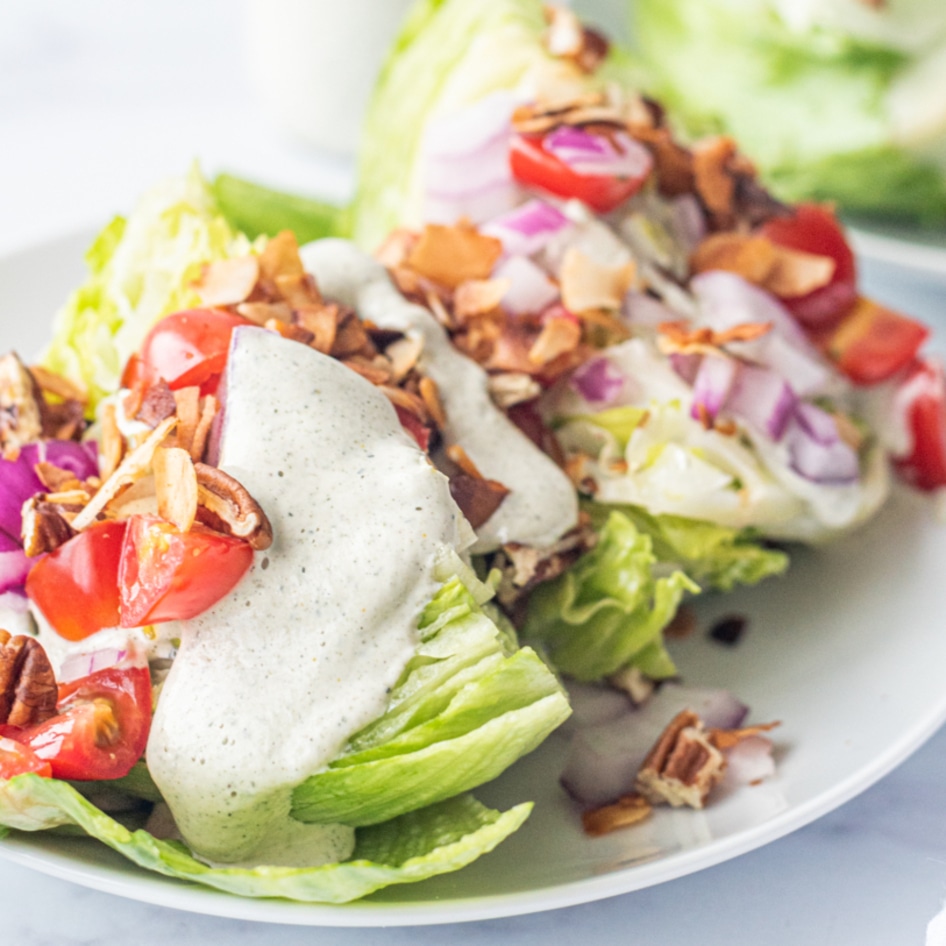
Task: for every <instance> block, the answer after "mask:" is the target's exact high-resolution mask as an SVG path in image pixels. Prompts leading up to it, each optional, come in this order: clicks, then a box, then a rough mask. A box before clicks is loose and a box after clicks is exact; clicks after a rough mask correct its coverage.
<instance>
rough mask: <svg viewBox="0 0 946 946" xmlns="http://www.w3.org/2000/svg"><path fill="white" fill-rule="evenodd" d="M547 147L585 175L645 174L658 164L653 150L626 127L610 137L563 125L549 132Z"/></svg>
mask: <svg viewBox="0 0 946 946" xmlns="http://www.w3.org/2000/svg"><path fill="white" fill-rule="evenodd" d="M543 147H544V148H545V150H546V151H547V152H548V153H549V154H552V155H554V156H555V157H557V158H558V159H559V160H560V161H562V162H563V163H564V164H567V165H568V167H569V168H571V170H572V171H574V172H575V173H576V174H581V175H594V176H602V177H605V176H606V177H619V178H627V177H630V178H644V177H647V175H648V174H650V172H651V169H652V168H653V166H654V159H653V158H652V157H651V154H650V152H649V151H648V150H647V149H646V148H645V147H644V146H643V145H642V144H640V143H639V142H637V141H635V140H634V139H633V138H631V136H630V135H628V134H626V133H625V132H622V131H616V132H614V134H613V135H608V136H607V137H606V136H604V135H595V134H592V133H591V132H589V131H585V130H584V129H583V128H574V127H571V126H568V125H563V126H560V127H559V128H556V129H555V130H554V131H553V132H551V133H550V134H549V135H546V137H545V139H544V141H543Z"/></svg>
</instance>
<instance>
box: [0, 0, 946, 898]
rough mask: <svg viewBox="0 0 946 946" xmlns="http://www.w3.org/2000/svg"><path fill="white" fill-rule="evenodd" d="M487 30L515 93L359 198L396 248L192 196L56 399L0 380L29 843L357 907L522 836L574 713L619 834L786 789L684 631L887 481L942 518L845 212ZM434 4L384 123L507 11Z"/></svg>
mask: <svg viewBox="0 0 946 946" xmlns="http://www.w3.org/2000/svg"><path fill="white" fill-rule="evenodd" d="M500 6H503V9H504V10H505V14H506V15H508V21H507V20H503V21H502V22H503V23H504V28H505V27H510V29H509V30H508V31H507V32H505V33H504V34H503V35H504V36H505V37H506V39H507V40H509V42H512V39H510V37H512V36H514V37H515V38H516V41H517V42H518V43H519V44H520V45H519V47H517V48H518V52H517V53H516V55H511V56H510V57H509V59H508V62H507V63H506V66H507V67H508V69H507V71H506V72H502V73H501V74H497V75H492V76H491V78H490V81H489V82H488V83H486V84H485V88H482V89H480V88H479V87H478V86H477V83H476V82H473V81H465V82H459V81H458V82H457V84H456V85H451V84H450V83H447V84H446V85H444V86H438V88H439V89H440V90H441V92H442V93H443V95H444V96H445V99H444V100H441V101H438V99H437V95H438V92H437V90H435V89H421V90H418V95H417V96H416V98H415V99H413V100H412V107H414V106H416V107H417V108H421V106H424V107H425V108H427V109H429V114H426V113H425V114H424V115H423V116H421V117H422V118H423V121H422V122H420V123H419V125H418V133H417V135H416V138H415V140H414V141H413V143H412V144H411V159H412V161H414V162H416V163H414V164H411V162H410V161H408V162H405V161H404V160H403V155H401V156H400V157H399V156H398V153H394V152H392V154H393V157H392V159H391V161H390V162H389V164H388V165H386V167H385V169H384V171H383V172H382V171H380V170H378V171H377V173H376V174H374V175H373V176H369V177H366V180H365V181H364V182H363V184H362V188H361V192H360V194H359V198H358V200H357V202H356V205H355V213H354V216H355V222H356V235H359V236H360V237H361V241H362V242H363V243H364V242H365V241H366V240H368V239H369V238H370V237H373V236H379V237H381V239H379V240H376V241H373V243H374V245H373V246H372V249H374V250H375V251H376V252H375V255H374V257H372V256H369V255H367V254H366V253H365V252H364V251H363V250H362V249H359V248H358V247H357V246H356V245H355V244H353V243H351V242H349V241H347V240H343V239H338V238H329V239H320V240H316V241H314V242H310V243H306V244H305V245H303V246H302V247H300V246H299V245H298V241H297V238H296V236H295V235H294V234H293V232H291V231H290V230H279V231H277V232H272V233H270V234H269V235H256V234H252V236H253V237H254V239H252V240H251V239H250V236H249V235H245V234H243V233H241V232H239V231H238V230H236V229H235V228H234V226H233V225H232V224H231V223H230V222H229V221H228V219H227V218H226V217H225V215H224V214H223V213H222V211H221V209H220V207H219V206H218V204H217V203H216V201H215V199H214V196H213V193H212V192H211V190H210V189H209V188H208V187H207V185H206V184H205V183H204V182H203V180H202V178H201V177H200V176H199V174H198V173H197V172H196V171H195V172H192V174H191V175H190V176H189V177H188V178H187V179H186V180H183V181H177V182H174V183H173V184H172V185H170V186H168V187H163V188H158V189H156V190H155V191H154V192H153V193H152V194H150V195H148V197H147V198H146V199H145V200H144V201H143V202H142V204H141V206H140V207H139V208H138V210H137V211H136V213H135V214H134V215H133V216H132V218H131V219H130V220H129V221H127V222H124V221H118V222H114V223H113V224H111V225H109V227H107V228H106V230H105V231H103V233H102V234H101V235H100V237H99V238H98V240H97V241H96V244H95V245H94V246H93V248H92V251H91V252H90V262H91V264H92V266H91V269H92V271H91V274H90V277H89V280H88V281H87V283H86V285H84V286H83V287H82V288H81V289H80V290H79V291H78V292H77V293H76V294H75V295H74V296H73V297H72V299H71V300H70V302H69V303H68V305H67V307H66V308H65V310H64V311H63V313H61V314H60V317H59V320H58V322H57V327H56V331H55V336H54V339H53V342H52V344H51V346H50V348H49V350H48V352H47V353H46V355H45V356H44V362H45V367H27V366H26V365H25V364H24V363H23V362H22V361H21V360H20V359H19V358H18V357H17V356H16V355H14V354H11V355H8V356H6V357H5V358H4V359H3V360H2V361H0V447H2V450H3V456H2V458H0V481H2V483H3V486H4V492H3V497H2V501H0V543H2V545H0V556H2V557H0V567H2V571H0V579H2V584H0V594H3V595H4V599H3V601H4V603H5V604H6V605H7V606H8V610H9V611H10V620H11V621H12V620H15V619H16V618H17V614H15V613H13V612H18V614H19V619H20V623H21V624H22V625H23V633H21V634H19V635H16V636H11V635H10V634H9V633H7V632H3V634H2V635H0V638H2V639H0V825H5V826H7V827H9V828H14V829H24V830H36V829H40V828H48V827H55V826H57V825H61V824H77V825H79V826H81V827H82V828H84V829H85V830H86V831H87V832H88V833H89V834H91V835H93V836H95V837H97V838H99V839H101V840H103V841H105V843H107V844H110V845H111V846H112V847H114V848H116V849H117V850H119V851H121V852H122V853H123V854H125V855H126V856H128V857H129V858H131V859H132V860H134V861H135V862H137V863H139V864H142V865H144V866H146V867H149V868H150V869H153V870H157V871H160V872H162V873H165V874H168V875H170V876H175V877H182V878H185V879H192V880H199V881H200V882H203V883H206V884H209V885H212V886H216V887H218V888H220V889H224V890H229V891H232V892H236V893H240V894H245V895H250V896H283V897H291V898H297V899H304V900H329V901H345V900H350V899H353V898H356V897H359V896H363V895H365V894H367V893H370V892H371V891H372V890H375V889H378V888H379V887H381V886H384V885H386V884H389V883H400V882H407V881H412V880H419V879H423V878H424V877H428V876H431V875H433V874H436V873H441V872H443V871H446V870H454V869H457V868H458V867H461V866H463V865H464V864H465V863H468V862H469V861H471V860H473V859H475V858H476V857H478V856H479V855H480V854H482V853H485V852H486V851H488V850H490V849H491V848H492V847H494V846H495V845H496V844H497V843H499V842H500V841H501V840H502V839H503V838H504V837H506V836H507V835H508V834H509V833H511V832H512V831H514V830H516V828H517V827H518V826H519V825H520V824H521V823H522V822H523V820H524V819H525V817H526V816H527V815H528V812H529V808H530V805H529V803H523V804H520V805H517V806H515V807H513V808H511V809H510V810H508V811H506V812H498V811H493V810H491V809H488V808H485V807H484V806H482V805H480V804H479V803H478V802H476V801H475V799H473V798H472V797H470V796H469V795H467V794H466V792H468V791H469V790H471V789H475V788H476V787H477V786H479V785H482V784H483V783H485V782H487V781H489V780H491V779H493V778H495V777H496V776H498V775H499V774H500V773H502V772H503V771H504V770H505V769H506V768H508V766H509V765H511V764H512V763H514V762H515V761H516V760H517V759H519V758H520V757H521V756H522V755H524V754H525V753H527V752H529V751H531V750H532V749H534V748H535V747H536V746H538V745H539V744H540V743H541V742H542V741H543V740H544V739H545V738H546V737H547V736H548V735H549V734H550V733H551V732H552V731H553V730H554V729H556V728H557V727H558V726H559V725H560V724H562V723H563V722H564V721H565V720H566V718H567V717H568V716H569V715H570V713H571V712H572V708H574V718H573V719H572V720H570V721H569V723H568V724H567V727H566V731H567V735H568V737H569V739H570V743H569V748H568V749H567V751H566V753H565V755H566V765H565V771H564V772H563V776H562V782H563V785H564V786H565V788H566V790H567V791H569V792H570V793H571V794H572V795H573V796H574V797H575V798H577V799H578V800H579V801H580V802H581V803H582V804H583V805H584V806H585V807H586V809H590V810H586V812H585V818H584V824H585V828H586V830H587V832H588V833H589V834H592V835H597V834H601V833H604V832H605V831H609V830H612V829H614V828H615V827H618V826H621V825H623V824H630V823H635V822H636V821H638V820H640V819H642V818H644V817H646V816H647V815H648V814H649V812H650V810H651V806H652V805H655V804H670V805H674V806H677V805H690V806H693V807H701V806H702V805H703V804H704V803H705V802H706V801H707V798H708V797H709V796H710V793H711V791H712V789H713V788H714V787H715V786H717V785H718V784H720V783H721V782H722V780H723V779H724V777H727V773H729V776H728V777H730V778H732V779H733V780H734V781H735V783H739V782H751V781H753V780H756V779H758V778H761V777H764V776H767V775H769V774H771V772H772V771H773V767H772V761H771V755H770V750H771V748H772V743H771V741H770V740H769V738H768V737H767V736H766V735H765V734H766V733H767V732H768V730H769V729H771V728H772V725H774V724H765V725H746V716H747V712H748V710H747V708H746V707H745V706H743V705H742V704H741V703H739V701H738V700H736V699H735V698H734V697H733V696H732V695H729V694H720V693H719V692H718V691H710V692H707V691H694V690H692V689H689V688H686V687H682V686H680V685H679V683H674V682H667V681H671V680H672V678H674V677H675V676H676V673H677V671H676V667H675V665H674V662H673V659H672V656H671V653H670V652H669V651H668V649H667V647H666V645H665V640H664V632H665V630H666V629H667V628H668V626H670V625H671V623H672V622H673V621H674V619H675V617H676V618H677V619H678V620H679V615H680V613H681V612H680V608H681V604H682V602H683V601H684V598H685V596H686V595H694V594H699V593H701V592H703V591H710V590H717V591H723V592H725V591H729V590H731V589H733V588H734V587H736V586H738V585H742V584H754V583H756V582H758V581H761V580H762V579H765V578H767V577H770V576H774V575H778V574H780V573H781V572H783V571H784V570H785V568H786V567H787V565H788V551H787V549H786V547H785V546H786V543H792V542H822V541H826V540H828V539H831V538H833V537H835V536H837V535H839V534H841V533H842V532H845V531H847V530H850V529H852V528H854V527H856V526H858V525H859V524H861V523H862V522H864V521H865V520H866V519H868V518H869V517H870V516H871V515H873V513H875V512H876V510H877V509H878V508H879V507H880V506H881V504H882V503H883V502H884V500H885V498H886V497H887V495H888V492H889V489H890V486H891V470H893V471H895V473H898V474H899V475H900V476H901V477H902V478H903V479H905V480H906V481H907V482H908V483H910V484H912V485H913V486H916V487H919V488H921V489H924V490H930V491H934V490H940V489H941V488H942V487H944V486H946V388H944V381H943V374H942V369H941V368H940V367H939V366H938V365H936V364H935V363H934V362H932V361H930V360H928V359H927V358H926V356H925V355H924V354H923V352H922V346H923V344H924V343H925V341H926V339H927V336H928V330H927V329H926V327H925V326H923V325H921V324H919V323H918V322H916V321H915V320H913V319H911V318H909V317H907V316H904V315H901V314H899V313H897V312H894V311H892V310H890V309H888V308H886V307H885V306H883V305H881V304H880V303H878V302H875V301H873V300H870V299H867V298H865V297H863V296H862V294H861V293H860V290H859V288H858V284H857V278H856V265H855V261H854V257H853V254H852V253H851V250H850V247H849V245H848V243H847V240H846V237H845V234H844V231H843V229H842V228H841V227H840V225H839V224H838V222H837V220H836V218H835V216H834V214H833V212H832V210H831V209H830V208H828V207H824V206H820V205H815V204H803V205H800V206H796V207H793V206H788V205H785V204H783V203H781V202H780V201H778V200H776V199H775V198H773V197H772V196H771V195H770V194H769V193H768V192H767V191H766V190H765V188H764V187H763V186H762V185H761V184H760V183H759V181H758V180H757V178H756V175H755V171H754V168H753V167H752V165H751V164H750V163H749V162H748V161H747V160H746V159H745V158H744V157H743V156H742V155H741V154H740V152H739V151H738V150H737V149H736V147H735V145H734V143H733V142H732V141H731V140H729V139H728V138H725V137H713V138H709V139H706V140H703V141H700V142H697V143H695V144H693V145H692V146H687V145H684V144H683V143H681V142H679V141H678V140H676V139H675V137H674V136H673V134H672V132H671V129H670V126H669V124H668V121H667V119H666V116H665V115H664V113H663V111H662V109H661V108H660V107H659V106H658V105H657V104H656V103H654V102H653V101H651V100H649V99H646V98H644V97H641V96H640V95H638V94H636V93H634V92H631V91H629V90H628V89H626V88H624V87H622V86H621V85H619V84H615V83H614V82H613V81H612V79H613V73H612V72H611V71H610V70H611V69H612V65H613V62H612V58H611V56H610V55H609V52H608V47H607V44H606V42H605V41H604V40H603V39H602V38H601V37H600V36H599V35H598V34H597V33H594V32H592V31H589V30H586V29H584V28H583V27H582V26H581V24H580V23H578V21H577V20H576V19H575V18H574V16H573V15H571V14H569V13H564V12H552V13H550V14H549V19H548V22H546V20H545V19H544V18H543V16H542V14H541V10H540V9H539V8H538V5H534V7H533V5H530V4H523V3H521V2H515V0H503V3H502V4H500ZM427 8H429V9H427ZM487 8H489V9H487ZM424 10H426V13H425V14H424V15H423V16H422V15H420V13H419V14H418V16H417V17H415V18H413V19H412V20H410V21H409V25H408V27H407V28H406V33H405V35H404V36H403V37H402V39H401V41H400V42H399V46H398V47H397V48H398V50H399V53H398V56H396V57H394V58H393V59H392V60H391V62H389V64H388V67H387V68H386V70H385V73H384V74H383V75H382V78H381V82H380V85H379V87H378V90H377V93H376V97H375V103H374V106H373V109H372V116H371V117H369V129H370V128H372V127H375V125H376V124H377V122H378V121H380V118H379V116H383V115H386V114H387V111H389V110H391V109H392V106H391V103H390V99H391V98H392V97H394V98H397V96H399V95H400V94H401V92H402V90H403V87H404V85H405V84H406V83H407V80H406V78H405V76H404V75H403V73H402V70H403V69H408V71H410V68H411V64H412V63H416V62H417V61H429V62H432V63H435V64H437V68H438V69H441V70H446V71H447V72H449V71H450V70H451V69H462V68H463V66H464V63H465V62H466V61H467V60H466V59H465V55H466V50H465V49H461V50H453V52H455V53H456V55H455V56H453V57H452V58H450V60H449V62H448V61H447V60H446V59H444V58H443V55H444V54H445V53H446V52H450V49H449V48H448V49H446V50H441V49H440V46H441V43H442V39H443V35H444V34H443V32H442V30H443V29H444V28H445V27H444V24H446V25H448V26H449V25H451V24H452V28H451V29H450V30H449V31H448V32H449V35H450V36H451V38H452V39H451V42H455V43H465V42H469V43H472V44H473V45H475V43H476V42H477V40H476V37H477V36H478V35H480V34H478V33H477V32H476V31H475V30H473V31H472V32H471V31H470V30H468V29H459V28H457V26H458V23H459V24H460V25H463V24H464V23H466V20H467V19H468V18H470V17H473V18H474V19H476V18H477V17H478V16H482V18H483V21H482V23H480V24H479V26H480V27H482V28H484V29H485V26H488V25H489V24H490V22H491V20H490V17H492V16H494V15H496V14H495V10H496V6H495V5H493V4H486V5H484V6H483V8H482V9H480V7H479V6H478V5H471V4H463V3H460V2H458V0H448V2H444V3H442V4H427V5H426V6H425V7H424ZM424 10H422V11H421V13H423V12H424ZM477 10H479V11H480V12H479V13H477ZM425 17H426V19H425ZM454 18H459V19H458V20H454ZM484 24H485V25H484ZM469 25H470V24H468V23H467V26H469ZM512 27H514V29H513V28H512ZM435 71H436V70H435ZM458 88H459V89H462V94H460V93H458V92H457V91H456V90H457V89H458ZM421 92H422V93H423V94H420V93H421ZM477 92H481V93H482V94H477ZM448 93H449V94H448ZM451 96H453V97H452V98H451ZM421 110H423V109H421ZM406 137H409V136H405V138H406ZM401 145H403V142H401V143H400V144H399V147H401ZM405 147H406V146H405ZM373 154H374V152H373V150H372V149H371V148H368V149H366V156H365V165H364V169H367V170H366V172H365V173H366V174H367V173H368V171H370V170H371V160H372V156H373ZM399 162H400V163H399ZM408 165H410V166H408ZM298 207H299V205H298V203H295V202H294V203H293V214H297V213H298ZM276 208H278V200H277V199H276V198H275V197H274V198H273V199H272V206H270V207H269V210H268V219H272V217H273V215H274V214H275V209H276ZM392 223H393V224H395V225H394V226H388V224H392ZM379 227H384V228H386V230H387V232H381V233H378V232H377V231H378V228H379ZM87 352H88V354H86V353H87ZM30 620H33V621H35V622H38V628H36V629H35V633H33V634H31V633H30V628H29V621H30ZM520 638H521V641H522V643H520ZM559 674H561V675H562V676H563V677H565V678H567V679H568V680H569V686H570V693H569V694H566V692H565V690H564V688H563V685H562V683H561V681H560V679H559V676H558V675H559ZM661 684H662V685H661ZM655 691H657V692H656V694H655ZM654 694H655V695H654ZM570 702H571V706H570ZM632 704H633V705H632ZM635 706H636V708H635ZM152 711H153V712H152ZM740 773H741V774H740ZM64 780H68V781H74V782H75V783H76V786H77V787H78V790H77V788H76V787H73V786H72V785H69V784H67V781H64ZM103 785H107V786H109V787H110V788H113V789H117V790H118V791H119V792H121V793H122V794H123V795H124V796H132V797H135V798H139V799H143V800H144V801H146V802H147V803H148V805H147V806H146V808H145V809H143V812H144V814H145V816H146V817H147V818H148V821H147V824H146V825H145V826H144V827H147V829H148V830H144V827H142V825H141V824H140V823H139V825H137V826H136V825H132V826H131V827H130V828H129V827H127V826H126V825H124V824H121V823H119V822H118V821H117V820H113V819H112V818H111V817H109V816H108V815H106V814H105V813H104V812H103V811H102V810H100V808H99V807H97V806H96V805H94V804H93V803H92V801H91V800H90V799H93V798H95V797H96V792H98V791H100V790H101V789H102V786H103ZM86 796H89V797H86ZM152 806H153V808H152ZM136 827H137V830H133V829H134V828H136Z"/></svg>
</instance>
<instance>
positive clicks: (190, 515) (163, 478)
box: [152, 447, 197, 532]
mask: <svg viewBox="0 0 946 946" xmlns="http://www.w3.org/2000/svg"><path fill="white" fill-rule="evenodd" d="M152 464H153V466H154V491H155V495H156V496H157V500H158V515H159V516H161V518H162V519H167V521H168V522H172V523H174V525H175V526H176V527H177V529H178V530H179V531H180V532H187V531H189V530H190V527H191V526H192V525H193V524H194V520H195V519H196V517H197V474H196V473H195V472H194V462H193V460H191V455H190V453H188V451H187V450H182V449H181V448H180V447H160V448H159V449H158V450H156V451H155V453H154V459H153V460H152Z"/></svg>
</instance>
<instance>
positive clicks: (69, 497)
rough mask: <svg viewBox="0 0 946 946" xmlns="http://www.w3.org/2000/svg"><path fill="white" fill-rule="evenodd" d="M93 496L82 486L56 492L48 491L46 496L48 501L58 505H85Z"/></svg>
mask: <svg viewBox="0 0 946 946" xmlns="http://www.w3.org/2000/svg"><path fill="white" fill-rule="evenodd" d="M91 498H92V496H91V494H90V493H89V491H88V490H86V489H82V488H81V487H80V488H79V489H66V490H58V491H57V492H55V493H47V494H46V496H45V499H46V502H48V503H52V504H53V505H56V506H85V505H86V504H87V503H88V502H89V500H90V499H91Z"/></svg>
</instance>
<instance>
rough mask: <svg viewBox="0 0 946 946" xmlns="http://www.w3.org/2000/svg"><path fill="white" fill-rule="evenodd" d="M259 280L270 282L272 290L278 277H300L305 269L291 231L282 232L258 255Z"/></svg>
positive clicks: (294, 236)
mask: <svg viewBox="0 0 946 946" xmlns="http://www.w3.org/2000/svg"><path fill="white" fill-rule="evenodd" d="M259 271H260V277H261V279H263V280H265V281H267V282H270V283H271V284H272V287H270V288H269V291H270V292H272V288H273V287H275V285H276V279H277V278H278V277H279V276H289V275H302V274H303V273H305V267H304V266H303V265H302V260H301V259H300V258H299V243H298V241H297V240H296V235H295V234H294V233H293V232H292V231H291V230H283V231H282V232H281V233H277V234H276V236H274V237H272V238H271V239H270V240H268V241H267V243H266V246H265V247H264V248H263V252H262V253H260V255H259Z"/></svg>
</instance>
